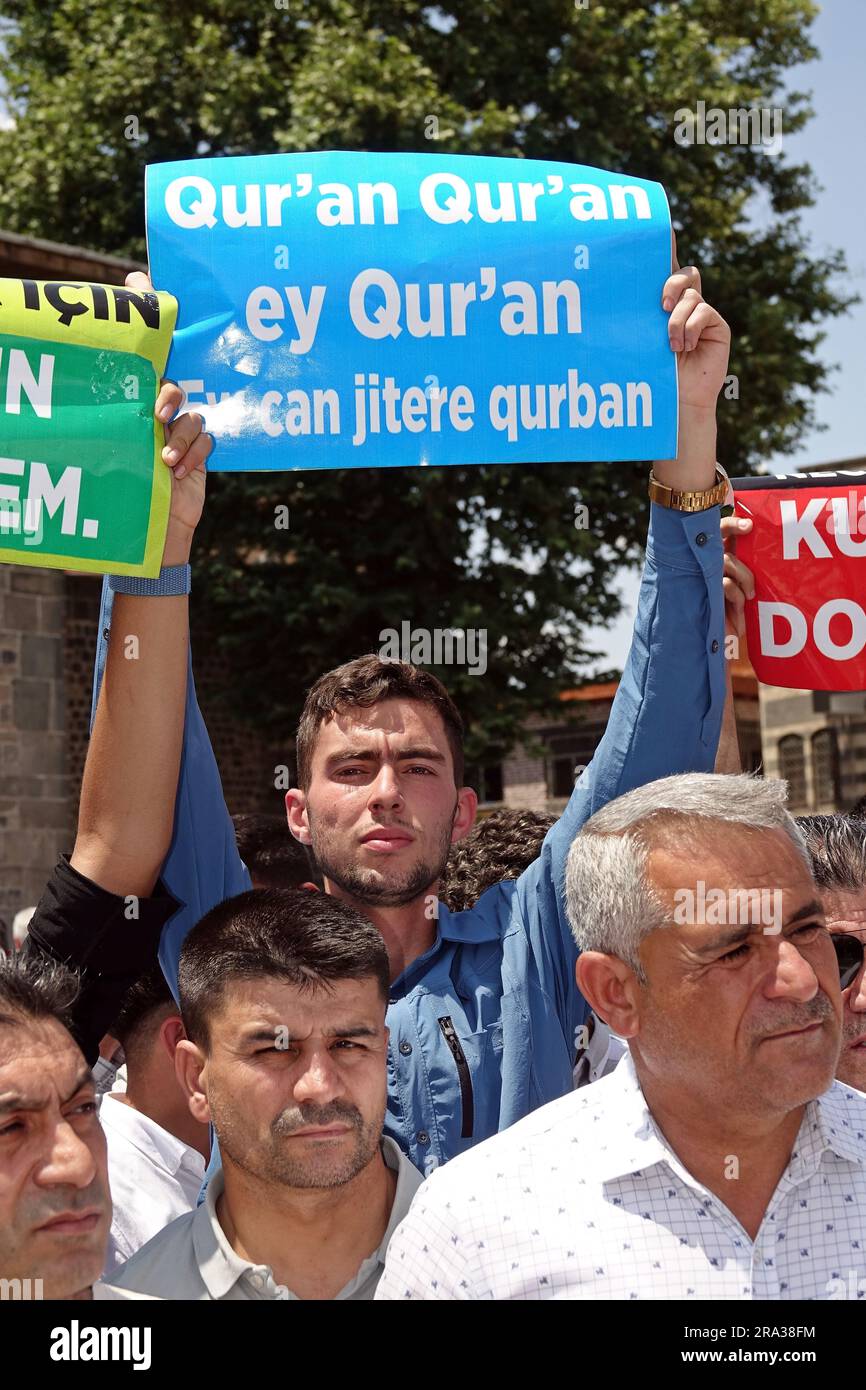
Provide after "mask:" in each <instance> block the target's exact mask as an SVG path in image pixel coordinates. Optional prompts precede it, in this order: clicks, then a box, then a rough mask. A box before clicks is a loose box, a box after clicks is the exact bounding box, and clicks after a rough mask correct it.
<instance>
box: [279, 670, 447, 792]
mask: <svg viewBox="0 0 866 1390" xmlns="http://www.w3.org/2000/svg"><path fill="white" fill-rule="evenodd" d="M395 699H403V700H417V701H418V703H419V704H421V705H429V706H430V707H431V708H432V709H435V710H436V712H437V714H438V715H439V717H440V718H441V720H442V723H443V724H444V725H445V734H446V737H447V739H448V746H449V748H450V750H451V759H452V762H453V764H454V783H455V785H456V786H458V787H459V786H461V785H462V783H463V732H464V731H463V720H462V719H461V717H460V711H459V710H458V708H457V706H456V705H455V703H454V701H453V700H452V699H451V696H450V695H449V694H448V691H447V690H446V689H445V686H444V685H443V684H442V682H441V681H440V680H439V678H438V677H437V676H434V675H433V673H432V671H424V670H422V669H421V668H420V667H418V666H413V665H412V664H411V662H408V661H384V660H383V659H382V658H381V657H379V656H376V655H375V653H372V652H371V653H370V654H369V655H368V656H359V657H356V658H355V660H354V661H347V662H346V664H345V665H344V666H338V667H337V668H336V670H334V671H328V672H327V673H326V674H325V675H324V676H320V677H319V679H318V680H317V681H316V684H315V685H314V686H313V687H312V689H311V690H310V691H309V693H308V695H307V698H306V700H305V701H304V708H303V710H302V712H301V719H300V723H299V724H298V733H297V741H296V744H295V754H296V757H297V761H298V786H299V787H301V788H302V789H303V790H304V791H306V790H307V788H308V787H309V785H310V778H311V776H312V766H313V749H314V747H315V744H316V738H317V736H318V732H319V729H320V728H321V726H322V725H323V724H324V723H326V721H327V720H329V719H332V718H333V717H334V715H335V714H344V713H345V712H346V711H347V710H350V709H368V708H369V707H370V706H371V705H378V704H379V703H380V702H381V701H382V700H395Z"/></svg>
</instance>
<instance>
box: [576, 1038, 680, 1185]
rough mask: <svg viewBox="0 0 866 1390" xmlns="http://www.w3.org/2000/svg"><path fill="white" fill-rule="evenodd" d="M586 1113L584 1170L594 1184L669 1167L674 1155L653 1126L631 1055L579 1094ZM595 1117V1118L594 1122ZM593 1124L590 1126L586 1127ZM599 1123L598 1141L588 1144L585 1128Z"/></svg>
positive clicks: (581, 1156) (596, 1139) (581, 1159)
mask: <svg viewBox="0 0 866 1390" xmlns="http://www.w3.org/2000/svg"><path fill="white" fill-rule="evenodd" d="M575 1097H579V1098H580V1099H579V1104H580V1106H581V1108H582V1109H583V1111H584V1121H583V1123H582V1125H581V1141H580V1142H581V1152H580V1168H581V1172H582V1173H583V1172H584V1170H585V1169H588V1170H589V1172H588V1173H587V1176H589V1175H590V1174H591V1176H592V1178H593V1180H599V1181H602V1182H607V1181H609V1180H610V1179H612V1178H621V1177H625V1175H626V1174H628V1173H637V1172H640V1171H641V1169H644V1168H650V1167H652V1166H653V1164H656V1163H668V1162H669V1161H670V1158H671V1155H670V1153H669V1151H668V1149H667V1147H666V1146H665V1144H664V1143H663V1142H662V1140H661V1137H660V1136H659V1134H658V1131H657V1130H656V1128H655V1125H654V1124H653V1121H652V1116H651V1115H650V1112H649V1109H648V1107H647V1103H646V1101H645V1099H644V1094H643V1091H642V1090H641V1087H640V1082H639V1081H638V1077H637V1072H636V1071H635V1068H634V1061H633V1059H632V1055H631V1052H630V1051H628V1052H626V1054H625V1056H624V1057H623V1058H622V1061H621V1062H620V1063H619V1065H618V1066H617V1067H616V1068H615V1069H614V1071H612V1072H611V1073H610V1074H609V1075H608V1076H606V1077H605V1078H604V1079H603V1080H601V1081H596V1082H594V1083H593V1085H591V1086H584V1087H582V1088H581V1089H580V1090H579V1091H576V1092H575ZM590 1117H591V1118H590ZM587 1122H588V1123H587ZM594 1123H597V1124H599V1126H600V1129H599V1133H598V1137H593V1140H592V1143H590V1144H584V1142H583V1138H584V1135H585V1129H584V1125H586V1127H587V1128H590V1127H591V1126H592V1125H593V1124H594Z"/></svg>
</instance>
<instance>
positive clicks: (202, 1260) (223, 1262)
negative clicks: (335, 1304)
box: [192, 1135, 423, 1299]
mask: <svg viewBox="0 0 866 1390" xmlns="http://www.w3.org/2000/svg"><path fill="white" fill-rule="evenodd" d="M381 1153H382V1158H383V1159H384V1161H385V1163H386V1165H387V1167H389V1168H390V1169H392V1171H394V1172H396V1174H397V1187H396V1189H395V1192H394V1202H393V1205H392V1207H391V1216H390V1219H389V1221H388V1226H387V1228H386V1230H385V1234H384V1235H383V1237H382V1240H381V1242H380V1244H379V1248H378V1250H376V1251H375V1253H374V1254H372V1255H370V1256H368V1258H367V1259H366V1260H364V1262H363V1263H362V1264H361V1266H360V1268H359V1270H358V1273H357V1274H356V1275H355V1277H354V1278H353V1279H352V1280H350V1282H349V1283H348V1284H347V1285H346V1286H345V1288H343V1289H341V1290H340V1294H339V1295H338V1296H339V1297H341V1298H347V1297H349V1295H351V1293H353V1291H354V1290H355V1289H356V1288H358V1287H359V1286H360V1285H361V1284H363V1283H364V1282H365V1281H366V1280H367V1279H368V1278H369V1276H370V1274H371V1273H372V1272H373V1270H374V1269H375V1268H376V1266H377V1265H384V1263H385V1252H386V1251H387V1249H388V1242H389V1241H390V1239H391V1236H392V1235H393V1234H394V1231H395V1230H396V1229H397V1227H398V1226H399V1224H400V1222H401V1221H402V1220H403V1218H404V1217H405V1215H406V1213H407V1212H408V1210H409V1207H410V1206H411V1204H412V1198H413V1197H414V1196H415V1193H416V1192H417V1190H418V1188H419V1187H420V1186H421V1183H422V1181H423V1179H422V1177H421V1174H420V1173H419V1172H418V1169H417V1168H416V1167H415V1166H414V1165H413V1164H412V1163H410V1162H409V1160H408V1158H406V1156H405V1155H404V1154H403V1152H402V1151H401V1149H400V1148H399V1147H398V1145H397V1144H396V1143H395V1142H394V1140H393V1139H390V1138H389V1137H388V1136H387V1135H383V1137H382V1144H381ZM224 1189H225V1180H224V1176H223V1172H222V1169H220V1170H219V1171H218V1172H216V1173H215V1174H214V1176H213V1178H212V1179H211V1181H210V1182H209V1183H208V1189H207V1194H206V1196H205V1199H204V1202H203V1203H202V1204H201V1206H200V1207H198V1209H197V1210H196V1213H195V1215H194V1217H193V1223H192V1241H193V1249H194V1251H195V1258H196V1263H197V1265H198V1268H199V1273H200V1274H201V1278H202V1282H203V1284H204V1286H205V1288H206V1289H207V1291H208V1293H209V1294H210V1296H211V1298H213V1299H220V1298H225V1296H226V1294H227V1293H229V1291H230V1290H231V1289H232V1288H234V1286H235V1284H236V1283H237V1282H238V1280H239V1279H241V1278H243V1276H244V1275H245V1274H247V1273H248V1272H249V1271H251V1270H261V1271H262V1272H263V1273H265V1274H267V1275H270V1276H271V1277H273V1271H272V1270H270V1269H268V1268H267V1267H266V1266H264V1265H253V1264H251V1263H250V1262H249V1261H248V1260H244V1259H242V1258H241V1256H240V1255H238V1254H237V1253H236V1252H235V1251H234V1250H233V1249H232V1247H231V1245H230V1244H229V1241H228V1238H227V1236H226V1233H225V1231H224V1230H223V1228H222V1226H221V1225H220V1223H219V1218H218V1217H217V1210H216V1207H217V1201H218V1200H219V1198H220V1197H221V1195H222V1193H223V1191H224Z"/></svg>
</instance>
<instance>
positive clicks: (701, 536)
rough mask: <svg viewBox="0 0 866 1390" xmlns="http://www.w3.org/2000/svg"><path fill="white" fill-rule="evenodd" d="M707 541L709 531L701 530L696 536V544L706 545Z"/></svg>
mask: <svg viewBox="0 0 866 1390" xmlns="http://www.w3.org/2000/svg"><path fill="white" fill-rule="evenodd" d="M706 543H707V533H706V531H699V532H698V534H697V535H696V536H695V545H706Z"/></svg>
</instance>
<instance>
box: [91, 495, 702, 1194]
mask: <svg viewBox="0 0 866 1390" xmlns="http://www.w3.org/2000/svg"><path fill="white" fill-rule="evenodd" d="M721 581H722V546H721V538H720V533H719V514H718V510H717V509H716V508H712V509H710V510H708V511H705V512H698V513H695V514H692V515H688V514H685V513H681V512H674V511H669V510H667V509H665V508H662V507H657V506H656V505H655V504H652V514H651V518H650V533H649V538H648V542H647V552H646V564H645V566H644V574H643V581H642V585H641V590H640V597H639V601H638V610H637V616H636V619H635V628H634V636H633V639H632V645H631V650H630V652H629V657H628V661H627V663H626V668H625V671H624V672H623V677H622V680H621V682H620V685H619V689H618V691H617V694H616V698H615V700H614V703H613V708H612V710H611V714H610V719H609V721H608V726H607V730H606V732H605V734H604V737H603V738H602V740H601V743H600V744H599V746H598V749H597V751H596V754H595V757H594V758H593V760H592V762H591V764H590V765H589V767H588V768H587V769H586V770H585V772H584V773H583V774H582V775H581V777H580V779H579V780H578V782H577V783H576V785H575V788H574V792H573V793H572V796H571V799H570V801H569V803H568V806H567V807H566V809H565V811H564V813H563V815H562V816H561V818H560V819H559V820H558V821H557V823H556V825H554V826H553V827H552V828H551V830H550V831H549V833H548V835H547V838H546V839H545V841H544V845H543V848H542V851H541V855H540V857H539V858H538V859H537V860H536V861H535V863H533V864H531V865H530V867H529V868H528V869H527V870H526V871H525V873H523V874H522V875H521V877H520V878H519V879H517V880H516V881H512V882H504V883H499V884H497V885H495V886H494V887H493V888H490V889H488V890H487V892H486V893H484V894H483V896H482V897H481V898H480V899H479V900H478V902H477V903H476V905H475V907H474V908H472V909H471V910H470V911H468V912H460V913H451V912H449V911H448V909H447V908H446V907H445V905H444V903H442V904H440V909H439V918H438V931H437V935H436V941H435V943H434V945H433V946H432V947H431V948H430V950H429V951H427V952H426V953H425V954H424V955H423V956H420V957H419V958H418V959H417V960H415V961H413V962H412V964H411V965H410V966H409V967H408V969H406V970H405V971H404V972H403V974H402V975H401V976H400V977H399V978H398V979H396V980H395V981H394V983H393V984H392V986H391V1002H390V1005H389V1009H388V1018H387V1021H388V1026H389V1028H390V1030H391V1039H390V1046H389V1053H388V1113H387V1117H386V1121H385V1132H386V1133H387V1134H390V1135H391V1136H392V1137H393V1138H394V1139H395V1140H396V1141H397V1143H398V1144H399V1145H400V1147H401V1148H402V1149H403V1151H404V1152H405V1153H406V1154H408V1156H409V1158H410V1159H411V1160H412V1161H413V1162H414V1163H415V1164H416V1166H417V1167H418V1168H420V1169H421V1170H422V1171H424V1172H430V1171H431V1170H432V1169H433V1168H434V1167H435V1166H437V1165H438V1164H440V1163H444V1162H446V1161H447V1160H448V1159H450V1158H453V1157H454V1155H455V1154H458V1153H461V1152H463V1150H464V1149H467V1148H469V1147H470V1146H471V1145H473V1144H477V1143H479V1142H480V1141H481V1140H482V1139H486V1138H488V1137H489V1136H490V1135H491V1134H494V1133H496V1131H497V1130H501V1129H505V1128H506V1127H507V1126H508V1125H512V1124H514V1122H515V1121H516V1120H519V1119H521V1118H522V1117H523V1116H524V1115H526V1114H528V1113H529V1112H530V1111H531V1110H534V1109H535V1108H536V1107H537V1106H539V1105H544V1104H545V1103H546V1102H547V1101H551V1100H554V1099H556V1098H557V1097H559V1096H562V1095H564V1094H565V1093H566V1092H567V1091H569V1090H571V1088H572V1068H573V1065H574V1057H575V1050H576V1047H575V1039H576V1031H577V1029H578V1028H579V1027H580V1025H581V1024H582V1023H583V1022H584V1019H585V1017H586V1014H587V1012H588V1009H587V1005H586V1003H585V1001H584V1000H583V998H582V996H581V995H580V994H579V992H578V990H577V986H576V984H575V976H574V967H575V962H576V959H577V948H576V946H575V944H574V940H573V938H572V935H571V932H570V930H569V927H568V923H567V920H566V915H565V892H564V871H565V861H566V857H567V854H568V849H569V846H570V844H571V842H572V840H573V839H574V836H575V835H576V834H577V831H578V830H579V829H580V827H581V825H582V824H583V822H584V821H585V820H586V819H587V818H588V817H589V816H591V815H592V814H593V812H595V811H597V810H599V808H600V807H602V806H604V805H605V803H606V802H608V801H611V800H612V799H613V798H614V797H616V796H619V795H621V794H622V793H623V792H627V791H630V790H631V789H632V788H633V787H637V786H640V785H642V784H643V783H646V782H651V781H653V780H654V779H655V778H657V777H666V776H668V775H670V774H672V773H676V772H707V771H711V770H712V768H713V765H714V762H715V755H716V748H717V745H718V740H719V733H720V728H721V717H722V710H723V706H724V700H725V675H724V664H723V663H724V599H723V593H722V582H721ZM110 623H111V594H110V592H109V591H108V587H107V584H106V585H105V586H104V589H103V610H102V620H101V622H100V638H99V650H98V653H97V664H96V671H95V675H94V708H95V700H96V696H97V693H98V689H99V683H100V680H101V675H102V669H103V667H104V661H105V654H106V649H107V636H108V632H109V629H110ZM310 675H311V676H313V675H314V673H313V672H311V673H310ZM162 879H163V882H164V883H165V885H166V887H167V888H168V890H169V892H170V893H172V894H173V895H174V897H176V898H177V899H178V900H179V901H180V902H181V903H182V904H183V906H182V907H181V909H180V910H179V911H178V912H177V913H176V914H175V916H174V917H172V918H171V920H170V921H169V922H168V924H167V925H166V927H165V929H164V931H163V936H162V943H161V947H160V960H161V962H162V965H163V968H164V970H165V972H166V976H167V978H168V979H169V981H170V982H174V981H176V979H177V964H178V957H179V953H180V946H181V943H182V941H183V938H184V936H185V935H186V933H187V931H188V930H189V929H190V927H191V926H193V925H194V924H195V923H196V922H197V921H198V920H199V918H200V917H201V916H202V915H203V914H204V913H205V912H207V911H208V909H209V908H211V907H213V906H215V905H216V904H217V903H219V902H221V901H222V900H223V899H224V898H228V897H231V896H233V895H234V894H237V893H242V892H244V891H245V890H246V889H247V888H249V887H250V878H249V874H248V873H247V870H246V867H245V866H244V864H243V863H242V862H241V859H240V857H239V855H238V852H237V848H236V845H235V838H234V828H233V826H232V822H231V819H230V817H229V813H228V810H227V808H226V805H225V801H224V798H223V793H222V787H221V784H220V778H219V772H218V770H217V766H216V761H215V758H214V754H213V750H212V748H211V744H210V739H209V738H208V734H207V730H206V728H205V725H204V721H203V719H202V716H201V713H200V711H199V708H198V703H197V701H196V695H195V686H194V683H193V677H192V665H191V663H190V673H189V682H188V688H187V707H186V726H185V732H184V747H183V757H182V763H181V772H180V781H179V787H178V798H177V808H176V819H175V829H174V839H173V841H172V847H171V850H170V852H169V856H168V858H167V860H166V862H165V867H164V869H163V873H162Z"/></svg>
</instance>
